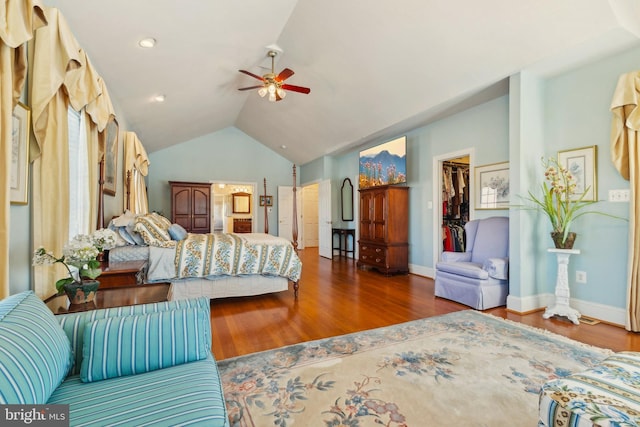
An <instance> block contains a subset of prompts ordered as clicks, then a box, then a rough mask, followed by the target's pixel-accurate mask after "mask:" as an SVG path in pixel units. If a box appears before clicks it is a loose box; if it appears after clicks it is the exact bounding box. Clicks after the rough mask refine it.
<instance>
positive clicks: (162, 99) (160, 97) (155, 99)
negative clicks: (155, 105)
mask: <svg viewBox="0 0 640 427" xmlns="http://www.w3.org/2000/svg"><path fill="white" fill-rule="evenodd" d="M165 99H166V97H165V96H164V95H156V96H154V97H153V100H154V101H156V102H164V100H165Z"/></svg>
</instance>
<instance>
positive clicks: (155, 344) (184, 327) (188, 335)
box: [80, 307, 211, 382]
mask: <svg viewBox="0 0 640 427" xmlns="http://www.w3.org/2000/svg"><path fill="white" fill-rule="evenodd" d="M205 322H209V318H208V317H205V312H203V311H202V310H200V309H198V308H195V307H193V308H185V309H179V310H170V311H164V312H159V313H150V314H145V315H138V316H123V317H111V318H108V319H100V320H96V321H94V322H91V323H90V324H89V325H88V327H87V328H86V329H85V331H84V346H83V350H82V366H81V368H80V378H81V379H82V381H83V382H93V381H100V380H104V379H107V378H115V377H122V376H127V375H135V374H139V373H143V372H150V371H155V370H157V369H163V368H167V367H169V366H175V365H181V364H183V363H188V362H193V361H196V360H202V359H204V358H206V357H207V356H208V355H209V345H208V344H207V340H208V339H209V340H210V339H211V338H210V337H207V336H206V331H207V328H206V327H205Z"/></svg>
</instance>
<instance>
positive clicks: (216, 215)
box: [211, 181, 258, 233]
mask: <svg viewBox="0 0 640 427" xmlns="http://www.w3.org/2000/svg"><path fill="white" fill-rule="evenodd" d="M233 193H248V194H250V201H249V204H250V209H249V213H243V214H239V213H233V202H232V199H231V195H232V194H233ZM255 194H256V184H255V183H250V182H230V181H225V182H221V181H214V182H212V183H211V224H212V227H211V229H212V232H214V233H233V232H234V231H233V229H234V227H233V225H234V220H242V221H243V223H244V224H245V225H246V223H247V222H249V223H250V224H251V231H252V232H254V233H255V232H257V229H258V227H257V225H258V224H257V223H256V218H257V217H256V211H257V207H256V198H255V197H254V195H255Z"/></svg>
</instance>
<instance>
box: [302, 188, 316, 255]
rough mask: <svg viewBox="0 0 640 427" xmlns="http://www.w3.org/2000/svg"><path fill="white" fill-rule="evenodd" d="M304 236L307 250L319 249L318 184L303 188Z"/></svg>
mask: <svg viewBox="0 0 640 427" xmlns="http://www.w3.org/2000/svg"><path fill="white" fill-rule="evenodd" d="M302 195H303V197H302V221H303V223H304V227H303V229H302V235H303V237H304V239H303V240H304V246H305V247H306V248H310V247H313V248H317V247H318V230H319V225H318V184H313V185H308V186H306V187H303V188H302Z"/></svg>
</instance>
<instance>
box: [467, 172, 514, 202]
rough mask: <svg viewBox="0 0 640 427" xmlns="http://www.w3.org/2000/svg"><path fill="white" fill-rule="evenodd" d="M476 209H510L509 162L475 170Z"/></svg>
mask: <svg viewBox="0 0 640 427" xmlns="http://www.w3.org/2000/svg"><path fill="white" fill-rule="evenodd" d="M475 188H476V190H475V194H474V195H475V199H476V209H509V162H502V163H493V164H490V165H484V166H477V167H476V168H475Z"/></svg>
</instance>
